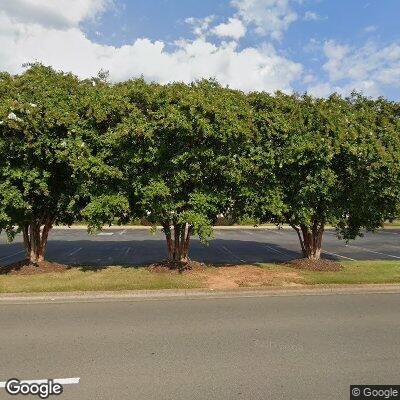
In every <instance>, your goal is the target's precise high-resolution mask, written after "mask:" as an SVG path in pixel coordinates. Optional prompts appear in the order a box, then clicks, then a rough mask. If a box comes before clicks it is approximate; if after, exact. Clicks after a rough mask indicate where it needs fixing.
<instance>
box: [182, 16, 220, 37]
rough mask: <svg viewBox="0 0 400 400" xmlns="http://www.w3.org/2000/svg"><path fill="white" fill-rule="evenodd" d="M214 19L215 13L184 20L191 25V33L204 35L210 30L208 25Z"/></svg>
mask: <svg viewBox="0 0 400 400" xmlns="http://www.w3.org/2000/svg"><path fill="white" fill-rule="evenodd" d="M214 20H215V15H209V16H208V17H205V18H194V17H190V18H186V19H185V22H186V23H187V24H189V25H192V26H193V33H194V34H195V35H196V36H201V37H205V36H206V35H207V34H208V33H209V30H210V25H211V24H212V22H213V21H214Z"/></svg>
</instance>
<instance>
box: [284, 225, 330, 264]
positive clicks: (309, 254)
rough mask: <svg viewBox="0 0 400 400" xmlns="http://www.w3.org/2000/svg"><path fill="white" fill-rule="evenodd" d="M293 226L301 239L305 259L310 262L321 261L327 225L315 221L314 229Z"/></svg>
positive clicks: (304, 226)
mask: <svg viewBox="0 0 400 400" xmlns="http://www.w3.org/2000/svg"><path fill="white" fill-rule="evenodd" d="M291 226H292V228H293V229H294V230H295V231H296V232H297V236H298V237H299V241H300V245H301V250H302V253H303V257H304V258H308V259H309V260H319V259H320V258H321V251H322V238H323V234H324V228H325V224H324V223H323V222H318V221H314V223H313V225H312V228H310V227H308V226H306V225H299V226H296V225H291Z"/></svg>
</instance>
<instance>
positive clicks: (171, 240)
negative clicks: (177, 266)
mask: <svg viewBox="0 0 400 400" xmlns="http://www.w3.org/2000/svg"><path fill="white" fill-rule="evenodd" d="M192 230H193V227H192V226H190V225H189V224H187V223H184V224H174V225H173V236H172V230H171V227H170V226H169V224H164V225H163V231H164V233H165V237H166V240H167V251H168V261H170V262H187V261H189V247H190V237H191V235H192Z"/></svg>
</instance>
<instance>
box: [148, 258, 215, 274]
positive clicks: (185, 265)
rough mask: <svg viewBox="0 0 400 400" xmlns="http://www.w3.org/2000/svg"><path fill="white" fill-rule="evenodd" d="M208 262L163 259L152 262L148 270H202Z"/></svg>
mask: <svg viewBox="0 0 400 400" xmlns="http://www.w3.org/2000/svg"><path fill="white" fill-rule="evenodd" d="M206 267H207V266H206V264H204V263H200V262H198V261H191V260H190V261H187V262H171V261H162V262H160V263H155V264H151V265H149V267H148V270H149V271H151V272H171V271H176V272H184V271H202V270H204V269H206Z"/></svg>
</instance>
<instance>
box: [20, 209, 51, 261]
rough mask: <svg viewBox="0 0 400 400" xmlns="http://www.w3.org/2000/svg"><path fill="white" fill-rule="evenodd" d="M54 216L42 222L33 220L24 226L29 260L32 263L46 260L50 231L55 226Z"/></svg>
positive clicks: (26, 251)
mask: <svg viewBox="0 0 400 400" xmlns="http://www.w3.org/2000/svg"><path fill="white" fill-rule="evenodd" d="M53 222H54V220H53V218H50V217H48V218H46V219H45V221H43V227H42V223H41V222H31V223H28V224H26V225H24V226H23V227H22V233H23V238H24V246H25V253H26V258H27V260H28V261H29V262H30V263H32V264H37V263H39V262H41V261H44V256H45V253H46V247H47V240H48V237H49V232H50V230H51V228H52V227H53Z"/></svg>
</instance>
